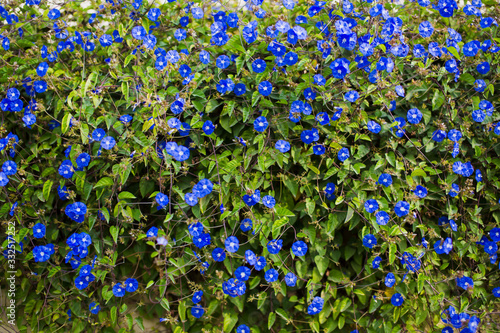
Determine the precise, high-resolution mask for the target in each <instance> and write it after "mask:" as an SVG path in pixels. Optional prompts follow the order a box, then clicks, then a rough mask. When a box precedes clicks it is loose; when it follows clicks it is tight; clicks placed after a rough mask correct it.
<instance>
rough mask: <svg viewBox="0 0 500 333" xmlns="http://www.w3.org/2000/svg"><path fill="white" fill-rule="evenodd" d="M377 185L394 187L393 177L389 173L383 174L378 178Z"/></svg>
mask: <svg viewBox="0 0 500 333" xmlns="http://www.w3.org/2000/svg"><path fill="white" fill-rule="evenodd" d="M377 183H379V184H381V185H383V186H385V187H389V186H391V185H392V177H391V175H389V174H387V173H383V174H381V175H380V176H379V177H378V181H377Z"/></svg>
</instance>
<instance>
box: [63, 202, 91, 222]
mask: <svg viewBox="0 0 500 333" xmlns="http://www.w3.org/2000/svg"><path fill="white" fill-rule="evenodd" d="M64 212H65V213H66V215H67V216H68V217H69V218H70V219H72V220H73V221H75V222H78V223H82V222H83V221H84V219H85V214H86V213H87V206H86V205H85V204H84V203H83V202H75V203H73V204H69V205H67V206H66V208H65V210H64Z"/></svg>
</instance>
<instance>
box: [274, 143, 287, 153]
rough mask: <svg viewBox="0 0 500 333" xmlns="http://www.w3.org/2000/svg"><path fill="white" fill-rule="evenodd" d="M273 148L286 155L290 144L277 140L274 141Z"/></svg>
mask: <svg viewBox="0 0 500 333" xmlns="http://www.w3.org/2000/svg"><path fill="white" fill-rule="evenodd" d="M274 148H276V149H278V150H279V151H280V152H282V153H286V152H287V151H289V150H290V143H288V142H287V141H285V140H278V141H276V144H275V145H274Z"/></svg>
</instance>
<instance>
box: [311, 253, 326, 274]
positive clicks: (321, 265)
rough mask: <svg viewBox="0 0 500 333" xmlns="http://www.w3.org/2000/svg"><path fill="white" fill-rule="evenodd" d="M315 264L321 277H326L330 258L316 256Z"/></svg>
mask: <svg viewBox="0 0 500 333" xmlns="http://www.w3.org/2000/svg"><path fill="white" fill-rule="evenodd" d="M314 262H315V263H316V267H317V268H318V271H319V274H321V276H323V275H325V272H326V269H327V268H328V264H329V262H330V260H328V258H327V257H325V256H315V257H314Z"/></svg>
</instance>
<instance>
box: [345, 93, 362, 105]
mask: <svg viewBox="0 0 500 333" xmlns="http://www.w3.org/2000/svg"><path fill="white" fill-rule="evenodd" d="M344 97H345V99H346V100H347V101H349V102H351V103H354V102H356V100H357V99H358V98H359V93H358V92H357V91H356V90H351V91H348V92H347V93H346V94H345V95H344Z"/></svg>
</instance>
